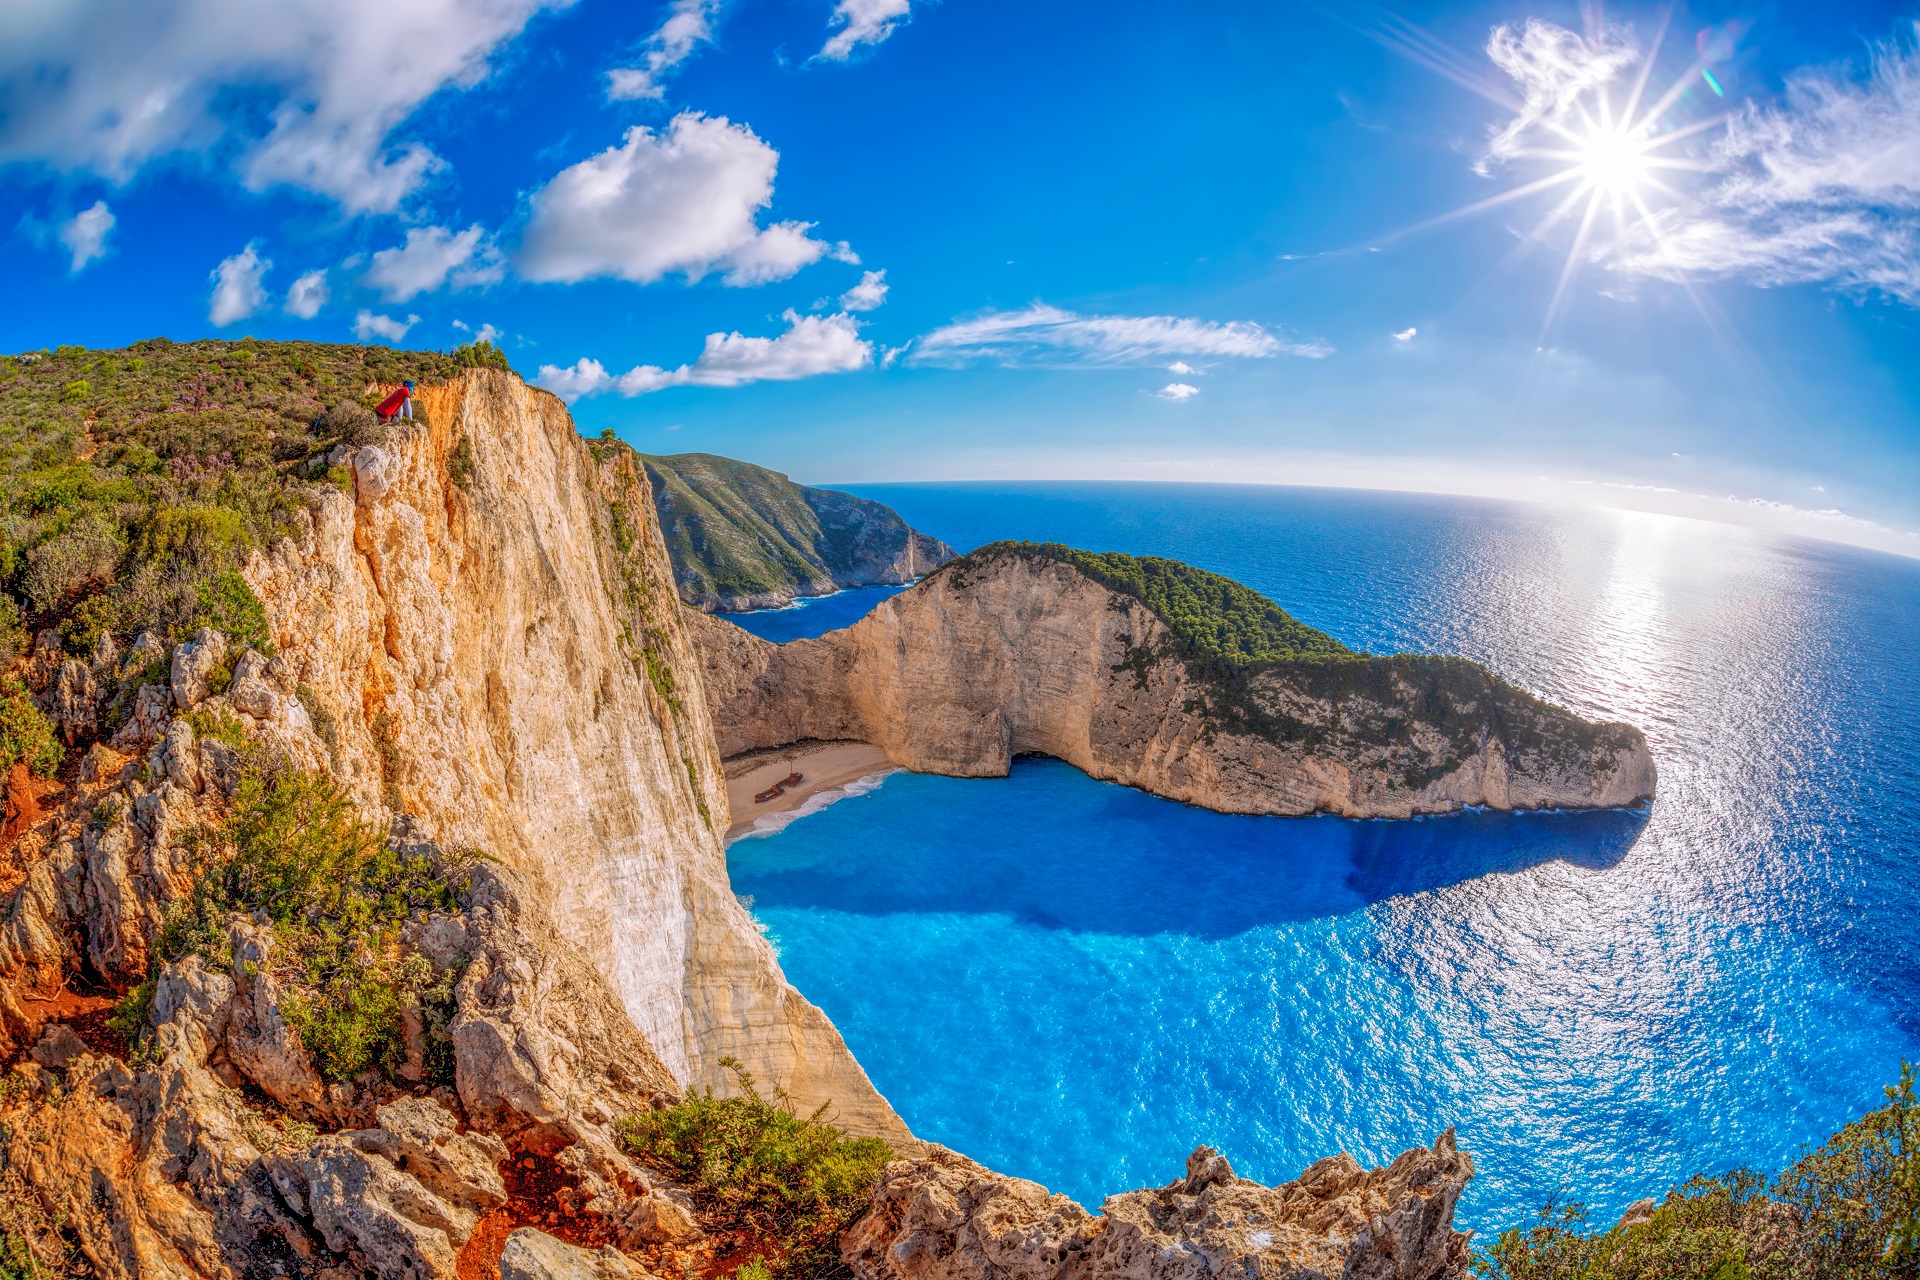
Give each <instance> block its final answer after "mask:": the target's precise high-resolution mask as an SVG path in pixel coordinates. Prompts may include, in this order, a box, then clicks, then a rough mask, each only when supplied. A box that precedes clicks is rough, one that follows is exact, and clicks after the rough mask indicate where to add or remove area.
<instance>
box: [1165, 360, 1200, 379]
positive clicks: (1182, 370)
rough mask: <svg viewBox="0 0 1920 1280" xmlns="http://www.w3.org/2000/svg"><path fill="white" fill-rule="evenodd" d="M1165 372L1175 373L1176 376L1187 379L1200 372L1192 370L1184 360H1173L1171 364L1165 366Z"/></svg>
mask: <svg viewBox="0 0 1920 1280" xmlns="http://www.w3.org/2000/svg"><path fill="white" fill-rule="evenodd" d="M1167 372H1168V373H1177V374H1180V375H1181V376H1182V377H1187V376H1190V375H1192V374H1196V373H1198V372H1200V371H1199V370H1198V369H1196V368H1194V367H1193V366H1192V365H1190V364H1188V363H1187V362H1186V361H1185V360H1175V361H1174V362H1173V363H1172V364H1170V365H1168V366H1167Z"/></svg>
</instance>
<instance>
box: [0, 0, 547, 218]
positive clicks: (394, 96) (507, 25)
mask: <svg viewBox="0 0 1920 1280" xmlns="http://www.w3.org/2000/svg"><path fill="white" fill-rule="evenodd" d="M568 3H570V0H276V3H273V4H256V3H245V2H244V0H180V2H178V3H169V4H133V5H129V4H125V3H121V2H120V0H63V2H62V3H58V4H46V5H32V6H21V5H17V4H16V5H10V6H8V7H7V9H8V11H7V15H6V17H5V19H3V20H0V22H3V23H4V26H5V29H6V34H5V38H4V39H0V85H4V86H5V89H6V102H7V106H6V110H5V112H4V114H0V164H5V163H10V162H14V161H29V162H40V163H44V164H46V165H48V166H49V167H51V168H54V169H56V170H62V171H73V170H84V171H88V172H92V173H96V174H98V175H100V176H101V177H103V178H106V179H107V180H108V181H111V182H126V181H128V180H129V179H131V178H132V177H133V175H134V174H135V173H137V172H138V171H139V170H140V169H141V168H142V167H143V166H145V165H146V164H147V163H149V162H150V161H153V160H155V159H158V158H160V157H163V156H166V155H168V154H171V153H179V152H189V153H210V154H215V155H223V154H227V153H234V154H235V157H236V159H237V162H238V170H239V176H240V178H241V180H242V181H243V182H244V183H245V185H246V186H247V187H249V188H250V189H253V190H256V191H258V190H264V189H266V188H268V187H273V186H280V185H286V186H293V187H299V188H302V189H304V190H307V191H313V192H317V193H319V194H321V195H324V196H328V197H330V198H332V199H333V200H335V201H337V202H338V203H339V204H340V206H341V207H342V208H343V209H345V210H346V211H347V212H348V213H354V214H359V213H386V212H391V211H392V210H393V209H395V208H396V207H397V206H398V205H399V204H400V202H401V201H402V200H404V199H405V198H406V197H407V196H408V195H410V194H411V193H413V192H414V191H415V190H416V189H417V188H418V187H419V186H420V184H421V182H422V181H424V180H425V178H426V177H427V175H428V174H430V173H431V172H433V171H434V170H435V169H437V168H439V167H441V166H442V163H443V162H442V161H441V160H440V158H439V157H438V156H436V155H435V154H434V153H433V152H432V151H431V150H429V149H428V148H427V147H426V146H424V145H423V144H421V143H419V142H413V141H404V142H398V143H396V142H395V140H394V138H393V134H394V132H395V130H397V129H398V128H399V127H400V125H401V124H402V123H403V122H404V121H405V120H406V119H407V118H408V117H409V116H411V115H412V114H413V113H414V111H415V110H416V109H417V108H418V107H419V106H420V104H421V103H423V102H425V101H426V100H427V99H429V98H431V97H433V96H434V95H435V94H437V93H439V92H440V91H441V90H443V89H449V88H467V87H471V86H473V85H475V84H478V83H479V82H480V81H481V80H482V79H484V78H485V76H486V74H487V71H488V59H489V58H490V57H491V56H492V55H493V54H494V53H495V52H496V51H497V50H498V49H500V48H501V47H502V46H503V45H505V44H507V43H508V42H509V41H511V40H513V39H514V38H515V37H517V36H518V35H519V34H520V32H521V31H522V30H523V29H524V28H525V26H526V24H527V22H528V20H529V19H530V18H531V17H532V16H533V15H534V14H535V13H536V12H538V11H539V10H541V9H543V8H548V7H553V8H563V7H565V6H566V5H567V4H568ZM235 93H239V94H241V95H243V96H244V100H245V103H246V107H245V108H244V109H240V110H235V109H231V106H232V104H231V103H230V102H229V101H228V99H230V98H231V97H232V96H233V95H234V94H235Z"/></svg>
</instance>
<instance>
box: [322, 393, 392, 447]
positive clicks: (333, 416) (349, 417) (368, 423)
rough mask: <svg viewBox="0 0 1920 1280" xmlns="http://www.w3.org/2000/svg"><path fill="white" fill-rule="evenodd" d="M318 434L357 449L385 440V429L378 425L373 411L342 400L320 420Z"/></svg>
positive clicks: (378, 420)
mask: <svg viewBox="0 0 1920 1280" xmlns="http://www.w3.org/2000/svg"><path fill="white" fill-rule="evenodd" d="M320 434H321V435H324V436H331V437H332V438H333V439H334V440H335V441H337V442H338V443H340V444H344V445H351V446H353V447H354V448H356V449H357V448H359V447H360V446H361V445H365V444H379V443H380V442H381V441H383V440H385V439H386V438H387V429H386V428H385V427H383V426H381V425H380V419H379V418H377V417H375V416H374V412H373V410H371V409H369V408H367V406H365V405H363V404H361V403H360V402H359V401H358V400H342V401H341V402H340V403H339V404H336V405H335V406H333V408H331V409H329V410H327V412H326V416H324V417H322V418H321V419H320Z"/></svg>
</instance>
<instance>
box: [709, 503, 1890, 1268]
mask: <svg viewBox="0 0 1920 1280" xmlns="http://www.w3.org/2000/svg"><path fill="white" fill-rule="evenodd" d="M851 488H852V489H853V491H854V492H856V493H859V494H861V495H863V496H866V497H872V498H877V499H879V500H881V501H883V502H886V503H887V504H889V505H891V506H893V507H894V508H895V509H896V510H898V511H899V512H900V514H901V515H902V516H904V517H905V518H906V519H907V520H908V522H909V523H911V524H912V525H914V526H915V527H916V528H919V529H922V530H925V531H926V532H928V533H931V534H934V535H935V536H937V537H940V538H943V539H945V540H946V541H947V542H949V543H951V544H953V545H954V546H955V547H956V548H959V549H961V550H966V549H970V548H973V547H976V546H979V545H981V544H983V543H986V542H990V541H994V540H996V539H1000V538H1027V539H1038V540H1053V541H1060V542H1066V543H1070V544H1072V545H1074V546H1078V547H1084V548H1089V549H1093V550H1115V551H1126V552H1132V553H1136V554H1144V555H1161V556H1171V557H1175V558H1178V559H1181V560H1185V561H1188V562H1189V563H1192V564H1196V565H1199V566H1201V567H1203V568H1206V569H1211V570H1213V571H1215V572H1218V573H1223V574H1226V575H1228V576H1230V577H1233V578H1236V579H1238V580H1239V581H1241V582H1244V583H1246V584H1247V585H1249V586H1251V587H1253V588H1255V589H1256V590H1258V591H1261V592H1263V593H1264V594H1266V595H1267V596H1269V597H1271V598H1272V599H1274V600H1276V601H1278V602H1279V603H1280V604H1281V605H1282V606H1283V607H1285V608H1286V609H1287V610H1288V611H1290V612H1291V613H1293V614H1294V615H1295V616H1296V617H1298V618H1300V619H1301V620H1302V621H1304V622H1306V623H1309V624H1310V625H1312V626H1315V627H1319V628H1321V629H1323V630H1325V631H1328V632H1331V633H1332V634H1333V635H1335V636H1337V637H1339V638H1340V639H1341V640H1344V641H1345V642H1346V643H1348V644H1349V645H1352V646H1354V647H1356V648H1361V649H1366V650H1369V651H1371V652H1375V653H1395V652H1418V653H1452V654H1463V655H1465V656H1467V657H1470V658H1473V659H1476V660H1478V661H1480V662H1483V663H1485V664H1487V665H1488V666H1490V667H1492V668H1493V669H1494V670H1496V671H1498V672H1500V673H1501V674H1503V675H1505V676H1507V677H1508V678H1510V679H1512V680H1514V681H1516V682H1517V683H1519V684H1521V685H1523V686H1525V687H1526V688H1528V689H1531V690H1533V691H1535V692H1537V693H1539V694H1541V695H1543V696H1545V697H1547V698H1551V699H1553V700H1554V701H1556V702H1559V703H1562V704H1564V705H1566V706H1569V707H1572V708H1573V709H1575V710H1576V711H1579V712H1580V713H1582V714H1583V715H1588V716H1596V717H1604V718H1608V719H1619V720H1625V721H1627V722H1629V723H1632V724H1635V725H1638V726H1640V727H1641V728H1642V729H1643V730H1644V731H1645V732H1646V734H1647V738H1648V740H1649V742H1650V743H1651V746H1652V749H1653V753H1654V756H1655V758H1656V760H1657V762H1658V766H1659V770H1660V784H1659V796H1658V798H1657V799H1655V800H1654V801H1653V802H1652V804H1651V805H1650V806H1647V807H1644V808H1642V809H1639V810H1620V811H1609V812H1597V813H1493V812H1477V811H1470V812H1466V813H1461V814H1457V815H1452V816H1447V817H1436V818H1427V819H1420V820H1414V821H1348V820H1344V819H1338V818H1326V817H1317V818H1249V817H1235V816H1227V815H1222V814H1216V813H1211V812H1207V811H1204V810H1200V809H1194V808H1189V807H1186V806H1184V805H1181V804H1177V803H1174V802H1171V801H1166V800H1161V799H1157V798H1155V797H1153V796H1149V795H1146V794H1144V793H1142V792H1138V791H1133V790H1130V789H1127V788H1124V787H1119V786H1114V785H1111V784H1107V783H1101V782H1096V781H1094V780H1092V779H1090V778H1088V777H1086V776H1085V775H1084V774H1082V773H1080V772H1079V771H1078V770H1075V769H1073V768H1071V767H1070V766H1068V765H1066V764H1063V763H1061V762H1059V761H1056V760H1050V759H1022V760H1019V761H1016V762H1015V764H1014V767H1013V770H1012V773H1011V776H1009V777H1007V778H1003V779H973V780H963V779H954V778H940V777H931V776H925V775H917V774H910V773H894V774H891V775H889V776H887V777H885V778H884V779H883V780H880V781H879V785H872V784H869V785H867V786H865V787H861V788H856V789H854V790H855V791H856V792H857V793H858V794H852V795H849V796H848V797H847V798H846V799H843V800H841V801H840V802H839V803H835V804H830V805H827V806H825V807H824V808H821V809H819V810H818V811H817V812H814V813H811V814H809V815H808V816H807V817H805V818H804V819H802V820H799V821H795V822H793V823H791V824H790V825H788V826H786V827H785V828H783V829H781V830H779V831H777V832H775V833H773V834H770V835H765V836H758V837H753V838H749V839H743V840H739V841H736V842H735V843H734V844H733V845H732V846H731V847H730V848H729V850H728V859H729V864H730V867H731V872H732V878H733V884H734V888H735V890H736V892H737V893H739V894H740V895H741V896H742V897H743V899H745V900H747V901H748V903H749V909H750V910H751V911H752V912H753V913H754V915H755V916H756V917H757V918H758V919H759V921H760V922H761V923H762V924H763V925H764V927H765V928H766V930H767V931H768V933H769V935H770V936H771V937H772V938H773V940H774V942H775V945H776V946H777V947H778V949H779V952H780V958H781V963H782V965H783V966H784V967H785V969H786V972H787V975H788V977H789V978H790V979H791V980H792V981H793V983H794V984H795V985H796V986H797V987H798V988H799V989H800V990H801V991H802V992H803V993H804V994H805V995H806V996H807V997H808V998H809V999H811V1000H812V1001H814V1002H815V1003H816V1004H818V1005H819V1006H820V1007H821V1008H823V1009H824V1010H825V1011H826V1012H827V1014H828V1015H829V1016H831V1017H832V1019H833V1021H834V1023H835V1025H836V1026H838V1027H839V1028H840V1030H841V1032H842V1033H843V1034H844V1035H845V1037H846V1040H847V1043H848V1044H849V1045H850V1046H851V1047H852V1049H853V1052H854V1054H855V1055H856V1056H857V1057H858V1058H859V1060H860V1062H861V1064H862V1065H863V1066H864V1067H865V1068H866V1070H867V1073H868V1074H869V1075H870V1076H871V1077H872V1079H873V1082H874V1084H875V1085H876V1086H878V1088H879V1089H880V1091H881V1092H882V1093H883V1094H885V1095H886V1097H887V1099H888V1100H889V1101H890V1102H891V1103H892V1104H893V1106H894V1107H895V1108H896V1109H897V1110H898V1111H899V1113H900V1115H901V1116H902V1117H903V1118H904V1119H905V1120H906V1122H907V1123H908V1125H910V1126H911V1127H912V1129H913V1130H914V1132H915V1133H916V1134H918V1135H920V1136H921V1137H923V1138H926V1139H930V1140H932V1141H935V1142H940V1143H944V1144H946V1145H947V1146H950V1147H952V1148H954V1149H956V1150H959V1151H962V1152H964V1153H966V1154H967V1155H969V1156H972V1157H974V1158H975V1159H977V1160H980V1161H981V1162H983V1163H985V1164H987V1165H989V1166H991V1167H993V1168H995V1169H999V1170H1001V1171H1004V1172H1006V1173H1011V1174H1016V1175H1019V1176H1021V1177H1025V1178H1031V1179H1034V1180H1036V1181H1038V1182H1041V1183H1043V1184H1045V1185H1046V1186H1048V1187H1050V1188H1052V1189H1053V1190H1056V1191H1061V1192H1065V1193H1066V1194H1068V1195H1070V1196H1073V1197H1074V1198H1075V1199H1077V1200H1079V1201H1080V1202H1081V1203H1083V1204H1085V1205H1087V1206H1088V1207H1089V1208H1097V1206H1098V1205H1099V1203H1100V1201H1101V1199H1102V1198H1103V1197H1105V1196H1107V1195H1110V1194H1113V1193H1115V1192H1118V1191H1123V1190H1127V1189H1130V1188H1134V1187H1141V1186H1155V1185H1160V1184H1164V1183H1166V1182H1169V1181H1172V1180H1173V1179H1174V1178H1176V1177H1178V1176H1180V1175H1181V1174H1182V1172H1183V1162H1184V1160H1185V1158H1186V1156H1187V1154H1188V1153H1189V1152H1190V1151H1192V1150H1193V1149H1194V1148H1195V1147H1196V1146H1198V1145H1200V1144H1202V1143H1205V1144H1207V1145H1210V1146H1212V1147H1215V1148H1217V1149H1218V1150H1220V1151H1221V1152H1223V1153H1224V1154H1225V1155H1226V1156H1227V1157H1228V1158H1229V1159H1230V1160H1231V1161H1232V1163H1233V1166H1234V1168H1235V1169H1236V1170H1237V1171H1238V1172H1239V1173H1241V1174H1242V1175H1243V1176H1247V1177H1253V1178H1258V1179H1261V1180H1262V1181H1265V1182H1269V1183H1274V1182H1279V1181H1283V1180H1285V1179H1289V1178H1292V1177H1295V1176H1297V1175H1298V1174H1299V1173H1300V1172H1301V1170H1303V1169H1304V1168H1305V1167H1306V1166H1308V1165H1309V1164H1311V1163H1312V1162H1313V1161H1315V1160H1317V1159H1320V1158H1321V1157H1324V1156H1327V1155H1331V1154H1333V1153H1334V1152H1338V1151H1347V1152H1351V1153H1352V1154H1353V1155H1354V1156H1355V1157H1357V1158H1359V1159H1360V1160H1362V1161H1365V1162H1368V1163H1373V1164H1380V1163H1385V1162H1387V1161H1389V1160H1391V1159H1392V1158H1393V1157H1394V1155H1396V1154H1397V1153H1398V1152H1400V1151H1402V1150H1404V1149H1405V1148H1407V1147H1410V1146H1414V1145H1416V1144H1422V1145H1424V1144H1430V1143H1431V1142H1432V1141H1433V1139H1434V1137H1435V1135H1437V1134H1438V1133H1440V1132H1441V1131H1442V1130H1444V1129H1447V1128H1449V1127H1451V1128H1453V1129H1454V1130H1455V1131H1456V1133H1457V1135H1458V1140H1459V1143H1460V1145H1461V1146H1462V1147H1463V1148H1465V1149H1466V1150H1468V1151H1470V1152H1471V1153H1472V1154H1473V1157H1474V1160H1475V1164H1476V1168H1477V1170H1478V1172H1477V1174H1476V1176H1475V1178H1474V1180H1473V1181H1472V1183H1471V1184H1470V1185H1469V1187H1468V1189H1467V1191H1466V1194H1465V1195H1464V1196H1463V1198H1462V1200H1461V1202H1460V1208H1459V1214H1458V1222H1459V1225H1461V1226H1463V1227H1468V1228H1472V1229H1473V1230H1475V1231H1477V1232H1479V1233H1481V1235H1482V1237H1483V1238H1484V1237H1485V1236H1487V1235H1490V1234H1492V1233H1496V1232H1498V1231H1500V1230H1503V1229H1506V1228H1508V1227H1514V1226H1524V1225H1526V1224H1528V1223H1530V1222H1532V1221H1534V1220H1535V1218H1536V1216H1537V1214H1538V1213H1539V1211H1540V1210H1541V1208H1542V1207H1543V1206H1544V1205H1546V1204H1547V1203H1548V1202H1549V1201H1550V1200H1555V1201H1558V1202H1560V1203H1567V1202H1573V1203H1578V1204H1583V1205H1585V1206H1587V1208H1588V1212H1589V1213H1590V1215H1591V1219H1592V1221H1593V1222H1594V1223H1596V1224H1597V1225H1601V1226H1605V1225H1610V1224H1611V1223H1612V1222H1613V1221H1614V1219H1615V1217H1616V1216H1617V1215H1618V1214H1619V1213H1620V1212H1621V1211H1622V1210H1623V1209H1625V1208H1626V1206H1627V1205H1628V1204H1630V1203H1631V1202H1633V1201H1635V1200H1637V1199H1639V1198H1641V1197H1643V1196H1659V1195H1661V1194H1663V1193H1664V1192H1665V1191H1666V1190H1667V1189H1668V1188H1669V1187H1671V1186H1673V1185H1674V1184H1676V1183H1678V1182H1681V1181H1683V1180H1685V1179H1686V1178H1687V1177H1689V1176H1691V1175H1692V1174H1694V1173H1696V1172H1704V1173H1718V1172H1722V1171H1725V1170H1729V1169H1733V1168H1736V1167H1740V1166H1748V1167H1753V1168H1758V1169H1762V1170H1773V1169H1777V1168H1779V1167H1781V1166H1782V1165H1784V1164H1785V1163H1787V1162H1789V1161H1791V1160H1793V1159H1794V1158H1795V1157H1796V1156H1797V1155H1798V1154H1800V1153H1801V1152H1802V1151H1803V1150H1804V1149H1805V1148H1806V1147H1807V1146H1808V1145H1809V1144H1817V1143H1819V1142H1820V1141H1822V1140H1823V1139H1824V1138H1826V1137H1827V1135H1829V1134H1831V1133H1832V1132H1833V1131H1834V1130H1836V1129H1837V1128H1839V1127H1840V1126H1841V1125H1843V1124H1845V1123H1846V1122H1847V1121H1848V1120H1850V1119H1852V1118H1854V1117H1856V1116H1858V1115H1860V1114H1862V1113H1863V1112H1864V1111H1866V1110H1868V1109H1869V1108H1872V1107H1874V1106H1876V1105H1879V1104H1881V1103H1882V1102H1884V1097H1883V1094H1882V1089H1883V1087H1884V1086H1885V1085H1887V1084H1889V1083H1890V1082H1892V1081H1894V1080H1895V1079H1897V1078H1898V1075H1899V1072H1900V1065H1901V1061H1902V1059H1903V1058H1907V1059H1920V561H1914V560H1908V559H1902V558H1898V557H1894V556H1888V555H1883V554H1878V553H1874V552H1868V551H1862V550H1856V549H1853V548H1849V547H1845V546H1840V545H1835V544H1828V543H1821V542H1813V541H1805V540H1796V539H1791V538H1785V537H1780V536H1775V535H1771V534H1764V533H1759V532H1755V531H1752V530H1748V529H1742V528H1737V527H1732V526H1726V525H1717V524H1709V523H1704V522H1699V521H1690V520H1683V519H1676V518H1670V517H1664V516H1655V515H1644V514H1635V513H1628V512H1619V511H1608V510H1601V509H1584V508H1566V507H1550V506H1538V505H1528V504H1520V503H1506V502H1495V501H1485V500H1478V499H1464V498H1453V497H1433V496H1412V495H1402V494H1387V493H1375V492H1361V491H1344V490H1327V489H1310V488H1291V487H1281V486H1245V487H1240V486H1216V485H1171V484H1060V483H1045V484H1019V485H1013V484H979V485H960V484H945V485H861V486H851ZM888 593H889V589H887V588H875V589H870V590H867V591H865V592H844V593H841V594H840V595H838V596H832V597H826V598H823V599H821V600H818V601H813V602H810V603H808V604H806V605H803V606H801V607H798V608H795V609H788V610H779V611H771V612H768V613H764V614H757V615H744V616H737V617H736V619H735V620H736V621H739V622H740V623H742V625H744V626H746V627H748V628H749V629H750V630H755V631H758V632H759V633H761V634H763V635H766V636H768V637H769V638H773V639H779V640H786V639H791V638H794V637H795V636H799V635H811V634H819V633H821V632H824V631H826V630H829V629H831V628H833V627H838V626H845V625H848V624H849V623H851V622H853V621H855V620H856V619H857V618H858V617H860V616H861V615H862V614H864V613H865V612H866V611H867V610H868V609H870V608H871V607H872V606H873V605H874V604H875V603H877V601H878V600H879V599H882V598H884V597H885V595H887V594H888Z"/></svg>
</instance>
